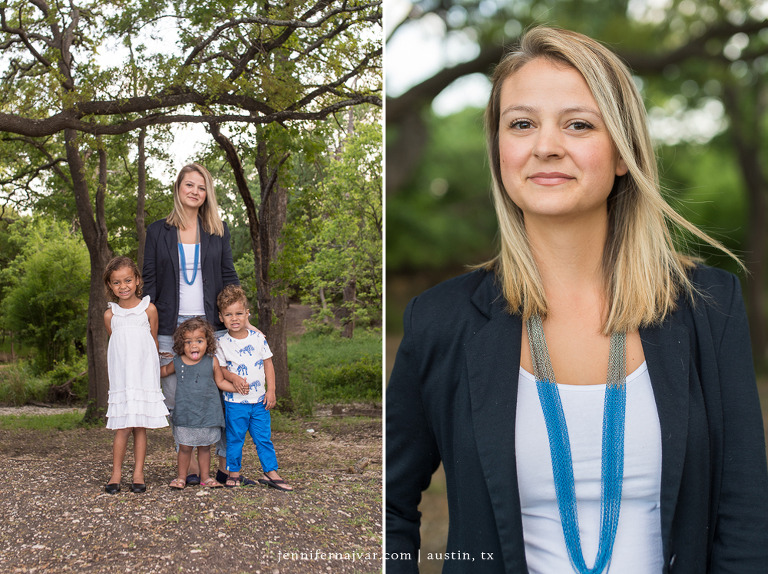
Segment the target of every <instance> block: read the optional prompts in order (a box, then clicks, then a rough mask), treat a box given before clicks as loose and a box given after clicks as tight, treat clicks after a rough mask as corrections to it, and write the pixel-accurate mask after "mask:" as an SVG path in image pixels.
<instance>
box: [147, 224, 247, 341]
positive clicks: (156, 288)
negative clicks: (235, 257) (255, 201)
mask: <svg viewBox="0 0 768 574" xmlns="http://www.w3.org/2000/svg"><path fill="white" fill-rule="evenodd" d="M200 257H201V270H202V273H203V302H204V305H205V318H206V319H207V320H208V322H209V323H210V324H211V325H213V328H214V330H219V329H223V328H224V325H223V324H222V323H221V321H219V308H218V307H217V306H216V297H217V296H218V294H219V292H220V291H221V290H222V289H223V288H224V287H225V286H227V285H231V284H233V283H234V284H236V285H239V284H240V281H239V279H238V278H237V272H235V265H234V263H233V262H232V248H231V247H230V245H229V229H228V228H227V224H226V223H225V224H224V235H223V236H222V237H219V236H218V235H211V234H210V233H208V232H206V231H205V230H203V228H202V226H201V228H200ZM142 275H143V277H142V280H143V281H144V294H145V295H149V297H150V300H151V301H152V302H153V303H154V304H155V307H157V315H158V323H159V329H158V334H159V335H173V332H174V330H175V329H176V320H177V319H178V316H179V243H178V237H177V235H176V227H174V226H172V225H169V224H168V223H167V222H166V221H165V219H159V220H157V221H155V222H154V223H153V224H151V225H150V226H149V227H148V228H147V241H146V244H145V246H144V269H143V270H142Z"/></svg>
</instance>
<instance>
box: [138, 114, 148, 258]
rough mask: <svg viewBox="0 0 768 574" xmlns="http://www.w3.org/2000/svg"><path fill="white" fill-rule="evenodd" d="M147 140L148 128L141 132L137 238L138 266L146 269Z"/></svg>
mask: <svg viewBox="0 0 768 574" xmlns="http://www.w3.org/2000/svg"><path fill="white" fill-rule="evenodd" d="M146 139H147V128H141V129H140V130H139V158H138V162H137V164H138V165H137V168H138V172H139V178H138V179H139V181H138V186H137V190H136V236H137V237H138V240H139V254H138V256H137V258H136V259H137V261H136V264H137V265H138V266H139V269H144V245H145V243H146V241H147V226H146V222H145V221H144V205H145V203H146V199H147V153H146V149H145V147H144V142H145V140H146Z"/></svg>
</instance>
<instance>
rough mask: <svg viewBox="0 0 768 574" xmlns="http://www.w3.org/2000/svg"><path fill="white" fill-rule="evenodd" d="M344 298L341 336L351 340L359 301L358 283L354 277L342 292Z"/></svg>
mask: <svg viewBox="0 0 768 574" xmlns="http://www.w3.org/2000/svg"><path fill="white" fill-rule="evenodd" d="M342 294H343V296H344V306H343V307H342V309H343V310H342V319H341V323H342V326H343V329H342V331H341V336H342V337H346V338H347V339H351V338H352V335H354V333H355V300H356V299H357V281H356V280H355V278H354V277H352V278H350V280H349V281H348V282H347V284H346V285H345V286H344V289H343V291H342Z"/></svg>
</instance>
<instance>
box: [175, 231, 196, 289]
mask: <svg viewBox="0 0 768 574" xmlns="http://www.w3.org/2000/svg"><path fill="white" fill-rule="evenodd" d="M176 237H177V238H178V242H179V260H180V262H181V274H182V276H183V277H184V282H185V283H186V284H187V285H192V284H193V283H194V282H195V278H196V277H197V262H198V261H199V259H200V224H199V223H198V224H197V234H196V235H195V260H194V265H193V266H192V268H193V271H192V279H189V278H188V277H187V258H186V256H185V255H184V245H183V244H182V242H181V231H180V230H179V228H178V227H177V228H176Z"/></svg>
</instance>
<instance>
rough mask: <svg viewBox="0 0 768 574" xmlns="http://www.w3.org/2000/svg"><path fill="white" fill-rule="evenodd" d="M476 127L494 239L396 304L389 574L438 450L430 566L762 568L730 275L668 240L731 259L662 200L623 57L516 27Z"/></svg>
mask: <svg viewBox="0 0 768 574" xmlns="http://www.w3.org/2000/svg"><path fill="white" fill-rule="evenodd" d="M485 124H486V133H487V145H488V157H489V162H490V166H491V173H492V177H493V198H494V204H495V207H496V213H497V218H498V221H499V229H500V233H499V235H500V243H501V245H500V250H499V253H498V255H497V256H496V257H495V258H494V259H493V260H492V261H490V262H488V263H487V264H486V265H484V266H482V267H481V268H478V269H476V270H475V271H473V272H471V273H468V274H466V275H463V276H461V277H458V278H455V279H452V280H449V281H447V282H445V283H442V284H440V285H438V286H437V287H434V288H433V289H430V290H429V291H427V292H425V293H423V294H422V295H420V296H418V297H416V298H415V299H414V300H412V301H411V302H410V303H409V305H408V308H407V309H406V312H405V317H404V326H405V334H404V338H403V341H402V343H401V345H400V349H399V351H398V355H397V359H396V361H395V366H394V369H393V372H392V377H391V379H390V382H389V386H388V388H387V411H386V412H387V421H386V425H387V491H386V492H387V503H386V506H387V537H386V545H387V546H386V551H387V553H388V560H387V572H416V571H417V568H418V565H417V560H418V548H419V513H418V510H417V506H418V503H419V500H420V497H421V492H422V491H423V490H424V489H425V488H426V487H427V486H428V484H429V481H430V477H431V475H432V473H433V472H434V470H435V469H436V468H437V466H438V465H439V464H440V462H441V461H442V463H443V466H444V469H445V475H446V485H447V490H448V505H449V516H450V528H449V535H448V546H447V548H446V553H445V554H444V557H445V558H446V559H445V562H444V571H445V572H463V571H469V570H470V569H471V571H475V570H477V571H482V572H515V573H517V572H531V573H540V574H550V573H558V574H561V573H565V572H576V573H586V572H588V573H591V574H599V573H603V572H612V573H617V574H653V573H662V572H664V573H666V572H674V573H676V574H677V573H690V574H702V573H715V572H739V573H747V572H749V573H758V572H766V571H768V468H767V466H766V458H765V444H764V435H763V426H762V416H761V412H760V404H759V400H758V396H757V390H756V386H755V375H754V368H753V364H752V356H751V351H750V342H749V332H748V325H747V319H746V314H745V311H744V306H743V302H742V298H741V290H740V286H739V282H738V280H737V279H736V278H735V277H734V276H732V275H730V274H728V273H726V272H723V271H720V270H716V269H713V268H710V267H706V266H705V265H702V264H700V263H699V262H697V261H696V260H695V259H694V258H692V257H690V256H688V255H686V254H684V253H681V252H680V251H679V250H678V249H677V248H676V246H675V244H674V242H673V239H672V234H671V231H670V228H673V229H676V230H680V231H682V232H683V233H687V234H692V235H693V236H695V237H697V238H698V239H699V240H700V241H703V242H706V243H709V244H711V245H714V246H715V247H718V248H720V249H722V250H723V251H725V252H726V253H728V254H729V255H731V254H730V252H728V251H727V250H725V248H724V247H722V245H720V244H719V243H718V242H717V241H715V240H714V239H712V238H710V237H709V236H708V235H706V234H705V233H703V232H702V231H700V230H698V229H697V228H696V227H695V226H693V225H692V224H690V223H689V222H687V221H686V220H685V219H684V218H682V217H681V216H680V215H678V214H677V213H676V212H675V211H674V210H673V209H672V208H671V207H669V205H668V204H667V203H666V202H665V201H664V199H663V197H662V195H661V192H660V188H659V182H658V174H657V168H656V162H655V157H654V153H653V147H652V144H651V140H650V137H649V135H648V130H647V125H646V118H645V109H644V106H643V101H642V98H641V96H640V94H639V92H638V90H637V88H636V86H635V84H634V82H633V81H632V77H631V74H630V72H629V70H628V69H627V68H626V66H625V65H624V64H623V63H622V62H621V61H620V59H619V58H618V57H617V56H616V55H615V54H614V53H613V52H611V51H610V50H609V49H607V48H606V47H604V46H603V45H601V44H600V43H598V42H596V41H594V40H592V39H590V38H588V37H586V36H583V35H581V34H578V33H574V32H570V31H567V30H560V29H555V28H549V27H537V28H533V29H532V30H530V31H528V32H527V33H526V34H525V36H524V37H523V39H522V41H521V45H520V46H519V48H518V49H516V50H514V51H512V52H510V53H508V54H507V55H506V56H505V57H504V58H503V59H502V61H501V63H500V64H499V65H498V66H497V68H496V70H495V72H494V75H493V87H492V92H491V97H490V101H489V103H488V107H487V109H486V116H485ZM731 256H732V255H731ZM467 561H472V562H473V563H472V565H471V566H468V565H467Z"/></svg>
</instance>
